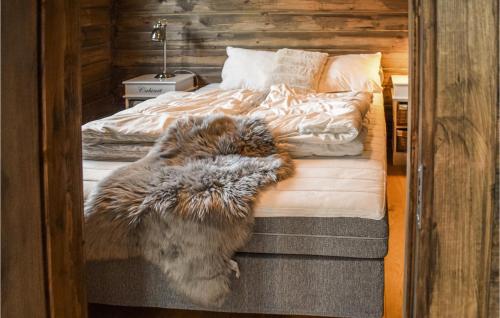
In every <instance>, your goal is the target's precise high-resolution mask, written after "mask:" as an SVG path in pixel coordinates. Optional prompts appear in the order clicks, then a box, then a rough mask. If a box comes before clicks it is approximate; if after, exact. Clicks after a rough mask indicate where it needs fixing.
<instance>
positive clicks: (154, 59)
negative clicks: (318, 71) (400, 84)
mask: <svg viewBox="0 0 500 318" xmlns="http://www.w3.org/2000/svg"><path fill="white" fill-rule="evenodd" d="M321 51H322V52H326V53H329V54H330V55H332V56H333V55H341V54H349V53H353V50H325V49H322V50H321ZM356 52H358V53H372V52H373V51H370V50H366V51H362V50H360V51H356ZM116 53H117V54H116V58H115V59H114V60H113V63H114V65H116V66H135V65H160V64H161V63H162V62H163V51H162V50H119V49H118V50H116ZM226 58H227V55H226V50H225V49H198V50H196V49H193V50H189V49H188V50H168V51H167V64H168V65H170V66H184V65H189V66H201V67H204V66H222V65H223V64H224V62H225V60H226ZM407 66H408V55H407V54H406V52H383V55H382V67H385V68H407Z"/></svg>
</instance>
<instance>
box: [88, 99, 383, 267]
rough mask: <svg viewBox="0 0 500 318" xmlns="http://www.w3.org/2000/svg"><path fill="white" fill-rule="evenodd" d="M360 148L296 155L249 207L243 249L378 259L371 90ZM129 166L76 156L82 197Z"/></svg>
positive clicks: (378, 129)
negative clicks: (340, 153)
mask: <svg viewBox="0 0 500 318" xmlns="http://www.w3.org/2000/svg"><path fill="white" fill-rule="evenodd" d="M365 120H366V123H365V125H366V129H367V136H366V139H365V142H364V150H363V153H362V154H361V155H359V156H351V157H335V158H332V157H329V158H310V159H297V160H295V165H296V174H295V175H294V176H293V177H292V178H290V179H287V180H285V181H282V182H280V183H278V184H277V185H275V186H273V187H271V188H269V189H267V190H266V191H265V192H263V193H262V194H261V195H260V197H259V200H258V202H257V204H256V208H255V217H256V221H255V228H254V235H253V236H252V240H251V241H250V242H249V244H248V245H247V246H246V247H245V248H244V249H243V250H242V251H243V252H250V253H270V254H302V255H323V256H342V257H360V258H381V257H384V256H385V254H386V252H387V233H388V229H387V220H386V217H385V189H386V127H385V118H384V106H383V98H382V95H381V94H375V95H374V100H373V105H372V107H371V108H370V111H369V113H368V114H367V116H366V118H365ZM126 164H128V163H127V162H116V161H91V160H84V161H83V175H84V178H83V179H84V191H85V196H87V194H88V193H89V192H90V191H91V189H92V188H93V187H94V186H95V185H96V184H97V182H99V180H101V179H102V178H104V177H105V176H107V175H108V174H109V173H111V171H112V170H114V169H116V168H118V167H120V166H123V165H126Z"/></svg>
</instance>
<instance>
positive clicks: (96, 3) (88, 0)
mask: <svg viewBox="0 0 500 318" xmlns="http://www.w3.org/2000/svg"><path fill="white" fill-rule="evenodd" d="M96 7H108V8H111V0H80V8H96Z"/></svg>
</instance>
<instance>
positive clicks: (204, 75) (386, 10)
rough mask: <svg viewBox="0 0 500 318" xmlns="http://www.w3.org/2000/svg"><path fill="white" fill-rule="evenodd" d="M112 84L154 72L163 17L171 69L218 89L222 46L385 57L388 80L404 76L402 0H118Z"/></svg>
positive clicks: (159, 56)
mask: <svg viewBox="0 0 500 318" xmlns="http://www.w3.org/2000/svg"><path fill="white" fill-rule="evenodd" d="M112 14H113V19H112V20H113V25H114V36H113V40H112V47H113V62H112V63H113V64H112V74H113V75H112V77H113V83H112V85H113V87H114V91H115V95H116V96H120V95H121V94H122V91H121V89H122V88H121V85H120V83H121V81H122V80H124V79H127V78H130V77H133V76H135V75H139V74H144V73H156V72H157V71H158V70H159V68H160V65H161V63H162V51H161V50H162V46H161V44H160V43H157V42H152V41H151V40H150V32H151V29H152V25H153V23H154V22H155V21H156V20H158V19H160V18H166V19H168V21H170V24H169V26H168V30H169V32H168V65H169V66H170V68H171V69H172V70H175V69H180V68H185V69H190V70H192V71H194V72H196V73H197V74H199V75H200V77H201V79H202V80H203V81H204V82H208V83H210V82H219V81H220V73H221V68H222V65H223V63H224V60H225V58H226V53H225V47H226V46H235V47H245V48H254V49H265V50H275V49H279V48H283V47H287V48H298V49H306V50H317V51H323V52H328V53H330V54H332V55H338V54H346V53H370V52H377V51H380V52H382V53H383V59H382V66H383V68H384V74H385V77H386V81H385V83H386V84H387V79H388V78H389V76H390V75H391V74H407V65H408V1H407V0H343V1H342V0H302V1H301V0H177V1H173V0H163V1H161V0H120V1H116V3H115V4H114V6H113V13H112Z"/></svg>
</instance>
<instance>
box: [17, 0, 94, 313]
mask: <svg viewBox="0 0 500 318" xmlns="http://www.w3.org/2000/svg"><path fill="white" fill-rule="evenodd" d="M40 10H41V14H40V16H41V19H40V24H39V34H40V36H41V41H40V43H41V44H40V50H41V54H40V55H41V57H40V60H39V63H40V64H39V66H40V70H41V76H40V77H39V82H40V84H41V93H40V103H39V104H40V106H39V114H40V117H41V126H42V127H41V128H42V129H41V130H40V132H39V133H40V135H41V143H40V144H41V147H42V152H41V153H40V156H41V158H42V160H43V163H42V165H41V166H40V169H41V170H42V179H41V184H42V189H43V205H42V210H43V214H42V222H43V224H44V227H43V239H42V242H43V244H44V245H45V252H46V255H45V262H46V277H47V285H46V290H47V294H48V296H49V299H48V300H49V314H48V315H47V317H54V318H55V317H72V318H85V317H87V306H86V302H87V300H86V294H85V280H84V269H85V267H84V255H83V252H84V251H83V233H82V232H83V189H82V187H83V182H82V165H81V158H82V155H81V144H80V140H81V128H80V123H81V109H80V105H81V82H80V73H81V68H80V55H81V54H80V53H81V49H80V47H81V44H80V41H79V40H80V36H79V35H80V33H81V30H80V24H79V20H80V19H79V10H80V1H79V0H71V1H68V0H52V1H45V2H44V3H43V6H41V9H40ZM18 142H22V139H21V140H18ZM34 182H36V181H34ZM15 199H20V198H15ZM33 213H36V211H33Z"/></svg>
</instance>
